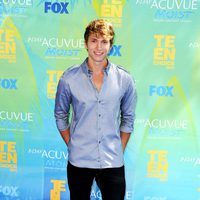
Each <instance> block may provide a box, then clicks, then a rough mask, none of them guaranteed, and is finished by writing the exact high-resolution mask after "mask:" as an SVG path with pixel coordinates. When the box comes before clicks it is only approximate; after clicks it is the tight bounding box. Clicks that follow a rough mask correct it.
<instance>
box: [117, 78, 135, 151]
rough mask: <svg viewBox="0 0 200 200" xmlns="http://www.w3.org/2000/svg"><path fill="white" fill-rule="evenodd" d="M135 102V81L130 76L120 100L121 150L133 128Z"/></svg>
mask: <svg viewBox="0 0 200 200" xmlns="http://www.w3.org/2000/svg"><path fill="white" fill-rule="evenodd" d="M136 102H137V94H136V88H135V83H134V81H133V79H132V78H131V77H130V79H129V84H128V87H127V90H126V92H125V94H124V96H123V98H122V101H121V107H120V108H121V125H120V136H121V143H122V148H123V151H124V150H125V148H126V145H127V143H128V141H129V138H130V135H131V132H132V131H133V129H134V126H133V125H134V119H135V107H136Z"/></svg>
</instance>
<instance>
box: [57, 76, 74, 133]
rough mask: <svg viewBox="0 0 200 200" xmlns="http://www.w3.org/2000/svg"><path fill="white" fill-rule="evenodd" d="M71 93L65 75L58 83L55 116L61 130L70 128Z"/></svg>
mask: <svg viewBox="0 0 200 200" xmlns="http://www.w3.org/2000/svg"><path fill="white" fill-rule="evenodd" d="M70 103H71V95H70V90H69V86H68V84H67V83H66V81H65V79H64V76H62V77H61V78H60V81H59V83H58V87H57V92H56V99H55V109H54V116H55V119H56V125H57V128H58V130H59V131H64V130H66V129H68V128H69V126H70V124H69V115H70V112H69V111H70Z"/></svg>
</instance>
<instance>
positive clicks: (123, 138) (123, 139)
mask: <svg viewBox="0 0 200 200" xmlns="http://www.w3.org/2000/svg"><path fill="white" fill-rule="evenodd" d="M120 137H121V142H122V149H123V151H124V150H125V148H126V145H127V143H128V140H129V138H130V133H125V132H122V131H121V132H120Z"/></svg>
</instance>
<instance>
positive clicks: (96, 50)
mask: <svg viewBox="0 0 200 200" xmlns="http://www.w3.org/2000/svg"><path fill="white" fill-rule="evenodd" d="M85 47H86V48H87V50H88V58H89V60H90V61H92V62H104V61H106V57H107V54H108V53H109V50H110V47H111V45H110V41H109V40H108V39H106V38H104V37H102V36H101V35H98V36H97V35H96V34H90V35H89V37H88V41H87V43H85Z"/></svg>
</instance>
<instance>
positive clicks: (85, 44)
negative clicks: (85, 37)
mask: <svg viewBox="0 0 200 200" xmlns="http://www.w3.org/2000/svg"><path fill="white" fill-rule="evenodd" d="M84 47H85V48H86V49H87V48H88V47H87V43H86V41H85V42H84Z"/></svg>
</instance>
